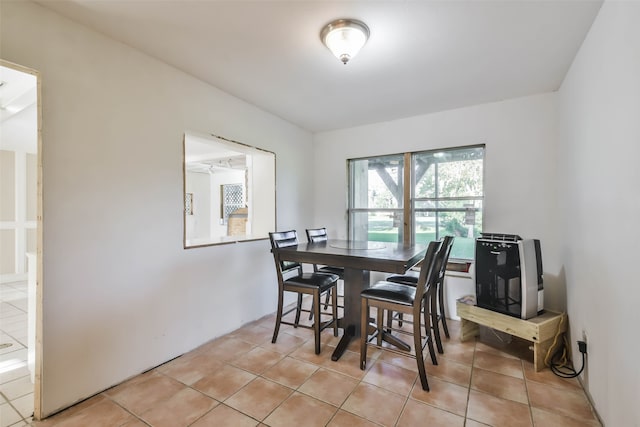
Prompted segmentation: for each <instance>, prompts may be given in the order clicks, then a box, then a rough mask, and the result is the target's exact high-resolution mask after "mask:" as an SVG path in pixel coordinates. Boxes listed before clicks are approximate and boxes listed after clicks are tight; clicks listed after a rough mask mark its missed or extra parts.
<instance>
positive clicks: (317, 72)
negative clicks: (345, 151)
mask: <svg viewBox="0 0 640 427" xmlns="http://www.w3.org/2000/svg"><path fill="white" fill-rule="evenodd" d="M39 3H40V4H41V5H43V6H44V7H47V8H49V9H52V10H54V11H56V12H59V13H60V14H62V15H65V16H67V17H69V18H71V19H73V20H75V21H78V22H80V23H83V24H85V25H87V26H89V27H91V28H93V29H95V30H97V31H99V32H102V33H104V34H106V35H108V36H109V37H111V38H113V39H116V40H119V41H121V42H123V43H125V44H127V45H130V46H132V47H134V48H136V49H139V50H141V51H143V52H145V53H147V54H149V55H151V56H153V57H155V58H157V59H159V60H161V61H164V62H166V63H168V64H171V65H173V66H174V67H176V68H178V69H181V70H183V71H185V72H187V73H189V74H191V75H193V76H195V77H197V78H198V79H200V80H203V81H205V82H208V83H210V84H211V85H213V86H216V87H218V88H219V89H222V90H223V91H225V92H227V93H229V94H232V95H234V96H236V97H238V98H241V99H243V100H245V101H247V102H249V103H251V104H254V105H256V106H258V107H259V108H261V109H263V110H266V111H268V112H270V113H272V114H275V115H277V116H279V117H281V118H283V119H285V120H287V121H289V122H291V123H294V124H296V125H298V126H300V127H301V128H303V129H306V130H308V131H311V132H319V131H326V130H334V129H340V128H348V127H353V126H357V125H362V124H368V123H375V122H382V121H388V120H394V119H398V118H403V117H410V116H415V115H420V114H426V113H432V112H436V111H443V110H448V109H452V108H458V107H464V106H469V105H476V104H481V103H486V102H493V101H499V100H502V99H508V98H515V97H520V96H526V95H531V94H536V93H543V92H550V91H554V90H557V89H558V87H559V86H560V84H561V83H562V80H563V78H564V76H565V74H566V72H567V70H568V69H569V66H570V65H571V62H572V61H573V58H574V56H575V54H576V52H577V50H578V48H579V47H580V45H581V43H582V41H583V40H584V37H585V35H586V33H587V32H588V30H589V28H590V26H591V24H592V22H593V20H594V18H595V16H596V14H597V13H598V10H599V8H600V6H601V4H602V1H601V0H597V1H582V0H563V1H552V0H535V1H524V0H503V1H489V0H486V1H485V0H471V1H462V0H447V1H426V0H425V1H418V0H416V1H402V0H391V1H385V0H376V1H372V0H366V1H346V0H344V1H341V0H334V1H327V0H290V1H270V0H259V1H247V0H245V1H239V0H236V1H218V0H200V1H190V0H164V1H158V0H136V1H133V0H131V1H113V0H110V1H105V0H102V1H101V0H69V1H54V0H40V1H39ZM337 18H354V19H359V20H362V21H364V22H365V23H366V24H367V25H368V26H369V28H370V30H371V36H370V38H369V41H368V43H367V44H366V45H365V46H364V48H363V49H362V50H361V51H360V53H359V54H358V55H357V56H356V57H355V58H354V59H352V60H351V61H350V62H349V63H348V64H347V65H343V64H342V63H341V62H340V61H339V60H338V59H336V58H335V57H333V56H332V55H331V53H330V52H329V50H328V49H327V48H326V47H324V45H322V43H321V42H320V36H319V34H320V30H321V29H322V27H323V26H324V25H325V24H327V23H328V22H330V21H332V20H334V19H337ZM123 66H124V64H123Z"/></svg>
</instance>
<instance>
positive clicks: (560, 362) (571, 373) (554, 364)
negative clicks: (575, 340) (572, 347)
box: [549, 343, 585, 378]
mask: <svg viewBox="0 0 640 427" xmlns="http://www.w3.org/2000/svg"><path fill="white" fill-rule="evenodd" d="M565 344H566V343H565ZM563 347H564V346H563ZM563 354H566V348H562V349H560V350H558V352H556V355H558V356H556V355H554V357H553V358H552V359H551V365H550V366H549V367H550V368H551V372H553V373H554V374H556V375H557V376H559V377H562V378H575V377H577V376H578V375H580V374H581V373H582V371H583V370H584V355H585V353H580V354H582V366H581V367H580V370H579V371H577V372H576V370H575V369H574V368H573V366H572V365H571V364H568V363H567V360H566V357H565V356H563ZM556 360H557V361H556Z"/></svg>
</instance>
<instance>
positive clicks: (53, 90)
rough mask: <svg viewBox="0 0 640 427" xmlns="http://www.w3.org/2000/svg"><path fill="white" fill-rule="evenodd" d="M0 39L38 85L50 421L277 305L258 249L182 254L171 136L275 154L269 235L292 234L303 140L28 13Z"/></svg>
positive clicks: (267, 262)
mask: <svg viewBox="0 0 640 427" xmlns="http://www.w3.org/2000/svg"><path fill="white" fill-rule="evenodd" d="M0 40H1V41H0V43H1V44H0V51H1V52H2V57H3V59H6V60H8V61H11V62H15V63H18V64H21V65H24V66H26V67H30V68H33V69H36V70H38V71H40V72H41V76H42V102H43V153H42V155H43V174H44V176H43V186H44V226H43V232H44V248H43V251H44V283H43V292H44V297H43V301H44V302H43V304H44V307H43V323H44V333H43V337H42V338H43V355H44V356H43V357H44V359H43V363H44V366H43V379H42V385H43V410H44V413H45V415H46V414H50V413H52V412H54V411H56V410H58V409H61V408H63V407H65V406H68V405H71V404H73V403H74V402H76V401H78V400H80V399H83V398H86V397H88V396H90V395H92V394H94V393H96V392H99V391H101V390H103V389H105V388H107V387H109V386H111V385H114V384H116V383H119V382H120V381H122V380H124V379H126V378H128V377H130V376H133V375H136V374H138V373H140V372H142V371H144V370H146V369H148V368H151V367H153V366H156V365H158V364H160V363H162V362H165V361H167V360H169V359H171V358H173V357H175V356H177V355H179V354H181V353H184V352H186V351H188V350H191V349H193V348H195V347H197V346H198V345H200V344H202V343H204V342H206V341H208V340H210V339H212V338H214V337H217V336H219V335H221V334H224V333H226V332H228V331H231V330H233V329H236V328H237V327H239V326H240V325H242V324H243V323H245V322H248V321H250V320H253V319H256V318H259V317H261V316H263V315H265V314H267V313H270V312H273V311H274V310H275V306H276V281H275V280H276V279H275V273H274V268H273V260H272V258H271V254H270V253H269V243H268V241H267V240H262V241H257V242H245V243H240V244H233V245H224V246H216V247H208V248H199V249H189V250H184V249H183V248H182V241H183V218H182V213H183V194H182V137H183V133H184V132H185V130H194V131H199V132H203V133H215V134H218V135H225V136H226V137H228V138H232V139H234V140H237V141H242V142H244V143H246V144H249V145H252V146H256V147H261V148H265V149H267V150H271V151H273V152H275V153H276V155H277V160H276V162H277V186H278V188H277V206H278V226H279V227H282V228H289V227H292V228H294V227H295V228H298V229H303V228H304V227H305V226H306V225H307V223H306V222H303V221H302V220H301V219H303V218H310V217H311V215H312V208H311V200H312V195H313V194H312V185H311V182H312V176H311V175H307V174H305V173H304V170H305V169H306V167H307V164H306V160H307V159H309V158H311V154H312V153H311V141H312V138H311V135H310V134H309V133H307V132H305V131H302V130H300V129H299V128H297V127H294V126H292V125H290V124H288V123H286V122H284V121H283V120H281V119H279V118H277V117H275V116H272V115H270V114H267V113H265V112H263V111H260V110H258V109H257V108H255V107H253V106H250V105H248V104H246V103H244V102H242V101H240V100H238V99H236V98H233V97H231V96H228V95H226V94H225V93H223V92H221V91H219V90H217V89H215V88H213V87H211V86H208V85H206V84H204V83H202V82H200V81H198V80H196V79H194V78H193V77H190V76H188V75H186V74H184V73H182V72H179V71H177V70H176V69H174V68H172V67H170V66H167V65H165V64H162V63H160V62H158V61H156V60H154V59H152V58H150V57H147V56H145V55H143V54H141V53H139V52H137V51H135V50H133V49H131V48H129V47H127V46H125V45H122V44H120V43H117V42H114V41H112V40H110V39H107V38H105V37H103V36H102V35H100V34H98V33H95V32H93V31H91V30H89V29H88V28H86V27H83V26H80V25H76V24H75V23H73V22H72V21H69V20H67V19H65V18H62V17H61V16H59V15H56V14H54V13H52V12H50V11H48V10H46V9H44V8H42V7H40V6H38V5H35V4H33V3H30V2H4V1H3V2H2V14H1V16H0ZM248 262H249V263H251V268H247V263H248Z"/></svg>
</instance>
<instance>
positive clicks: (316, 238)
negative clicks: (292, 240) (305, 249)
mask: <svg viewBox="0 0 640 427" xmlns="http://www.w3.org/2000/svg"><path fill="white" fill-rule="evenodd" d="M327 239H328V237H327V229H326V228H324V227H322V228H307V240H308V241H309V243H318V242H326V241H327Z"/></svg>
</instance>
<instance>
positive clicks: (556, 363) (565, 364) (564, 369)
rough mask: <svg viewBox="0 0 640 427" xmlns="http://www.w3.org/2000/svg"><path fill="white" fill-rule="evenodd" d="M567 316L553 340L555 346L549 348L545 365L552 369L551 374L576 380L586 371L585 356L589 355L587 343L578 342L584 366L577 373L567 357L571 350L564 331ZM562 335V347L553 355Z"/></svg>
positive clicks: (561, 322)
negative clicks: (568, 351) (568, 350)
mask: <svg viewBox="0 0 640 427" xmlns="http://www.w3.org/2000/svg"><path fill="white" fill-rule="evenodd" d="M565 318H566V316H565V315H563V316H562V317H561V319H560V323H559V324H558V332H557V333H556V336H555V338H554V340H553V344H551V347H549V351H547V355H546V356H545V358H544V363H545V365H547V366H549V368H551V372H553V373H554V374H556V375H557V376H559V377H561V378H575V377H577V376H578V375H580V374H581V373H582V371H583V370H584V361H585V354H586V353H587V343H586V342H585V341H578V350H580V354H582V366H581V367H580V370H578V371H576V370H575V369H574V368H573V364H572V363H571V361H570V360H569V358H568V356H567V349H568V348H569V343H568V342H567V337H566V336H565V335H564V333H563V332H560V331H562V324H563V323H564V321H565ZM561 335H562V345H561V346H560V347H559V348H558V350H556V352H555V353H552V351H553V349H554V348H555V347H556V346H557V344H558V340H559V338H560V336H561Z"/></svg>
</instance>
